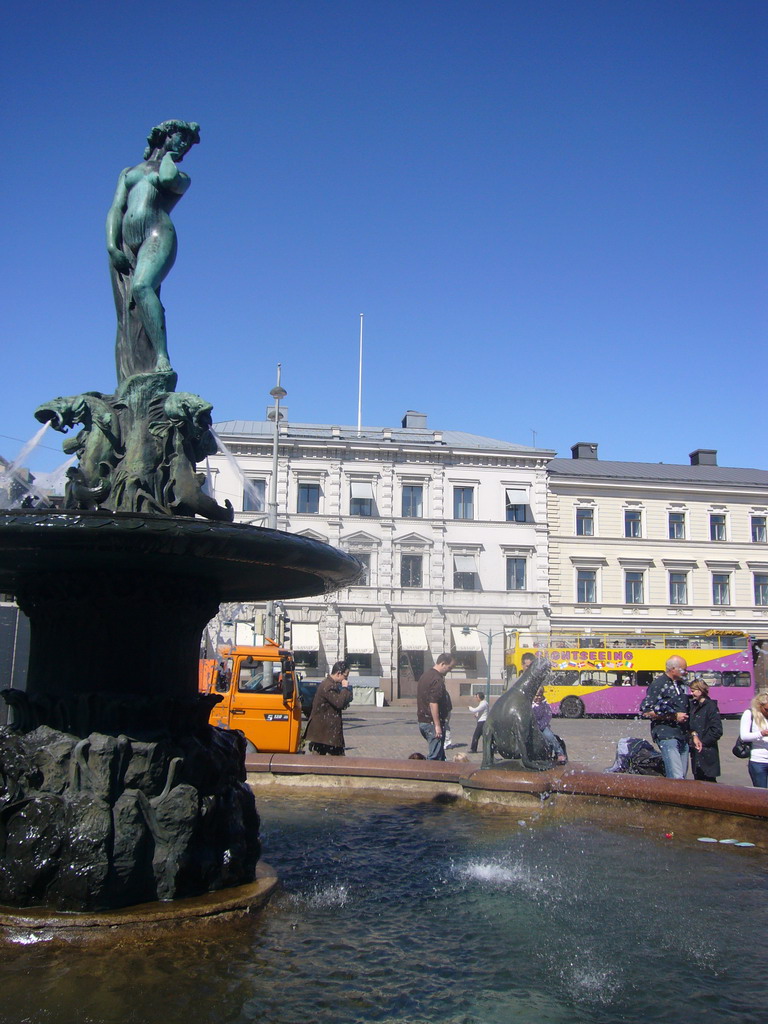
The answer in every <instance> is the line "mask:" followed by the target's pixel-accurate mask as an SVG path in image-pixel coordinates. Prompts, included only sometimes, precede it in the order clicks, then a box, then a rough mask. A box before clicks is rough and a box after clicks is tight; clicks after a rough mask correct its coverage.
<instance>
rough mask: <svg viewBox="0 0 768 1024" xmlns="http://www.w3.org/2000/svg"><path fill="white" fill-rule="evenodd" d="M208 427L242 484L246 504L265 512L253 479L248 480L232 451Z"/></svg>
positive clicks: (257, 511)
mask: <svg viewBox="0 0 768 1024" xmlns="http://www.w3.org/2000/svg"><path fill="white" fill-rule="evenodd" d="M210 429H211V433H212V434H213V436H214V439H215V441H216V444H217V445H218V446H219V451H220V452H221V454H222V455H223V456H224V458H225V459H226V460H227V462H228V463H229V465H230V466H231V467H232V469H233V470H234V472H235V475H236V476H237V479H238V480H239V481H240V483H241V484H242V485H243V494H244V495H246V496H247V498H248V504H249V505H250V506H251V509H252V510H255V511H256V513H257V514H258V513H259V512H261V513H265V512H266V509H265V508H264V500H263V498H262V496H261V493H260V492H259V491H258V490H257V488H256V487H255V486H254V484H253V481H251V480H249V479H248V477H247V476H246V475H245V473H243V471H242V469H241V468H240V463H239V462H238V461H237V459H236V458H235V456H234V455H233V454H232V452H231V451H230V450H229V448H227V446H226V445H225V444H224V442H223V441H222V440H221V438H220V437H219V435H218V434H217V433H216V431H215V430H214V429H213V427H211V428H210ZM206 484H208V481H207V480H206ZM209 493H210V492H209Z"/></svg>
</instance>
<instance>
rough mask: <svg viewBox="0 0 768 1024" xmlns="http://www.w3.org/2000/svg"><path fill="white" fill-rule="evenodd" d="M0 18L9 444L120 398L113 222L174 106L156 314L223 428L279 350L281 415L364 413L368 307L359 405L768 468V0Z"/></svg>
mask: <svg viewBox="0 0 768 1024" xmlns="http://www.w3.org/2000/svg"><path fill="white" fill-rule="evenodd" d="M0 34H1V35H2V42H0V47H1V48H2V53H1V54H0V56H2V60H1V61H0V74H1V75H2V82H1V83H0V84H1V85H2V96H3V103H2V124H3V137H4V139H5V144H6V145H5V153H6V156H5V159H4V161H3V167H2V196H3V200H4V201H3V227H4V229H5V231H4V248H3V257H2V262H3V273H2V278H1V282H2V283H1V285H0V288H1V289H2V291H1V293H0V300H1V301H2V309H3V333H4V347H3V351H4V353H5V358H4V370H5V372H4V374H3V401H2V405H1V406H0V434H2V435H3V436H2V437H0V453H2V454H4V455H5V456H6V457H9V458H10V457H13V456H14V455H15V454H16V453H17V451H18V449H19V447H20V444H19V442H18V441H15V440H11V438H17V439H21V440H26V439H27V438H29V437H30V436H31V435H32V434H33V433H34V432H35V429H36V427H37V423H36V421H35V420H34V419H33V415H32V414H33V410H34V408H35V407H36V406H37V405H38V404H39V403H41V402H43V401H46V400H48V399H49V398H51V397H53V396H55V395H59V394H77V393H79V392H81V391H88V390H99V391H105V392H111V391H112V390H114V387H115V373H114V363H113V344H114V323H115V321H114V309H113V305H112V296H111V290H110V284H109V277H108V273H107V260H106V254H105V251H104V219H105V215H106V212H107V209H108V207H109V205H110V201H111V198H112V194H113V191H114V187H115V182H116V179H117V176H118V173H119V172H120V170H121V169H122V168H123V167H125V166H127V165H129V164H133V163H137V162H138V161H139V160H140V159H141V156H142V152H143V147H144V142H145V137H146V134H147V131H148V130H149V129H150V128H151V127H152V126H153V125H154V124H156V123H158V122H159V121H162V120H164V119H166V118H169V117H180V118H185V119H187V120H196V121H199V122H200V124H201V126H202V142H201V145H200V146H197V147H195V148H194V149H193V150H192V152H191V153H190V154H189V155H188V157H187V158H186V159H185V161H184V165H183V166H184V169H185V170H186V171H187V172H188V173H189V174H190V175H191V177H192V187H191V189H190V191H189V192H188V193H187V195H186V196H185V197H184V199H183V200H182V202H181V203H180V205H179V206H178V207H177V209H176V211H175V213H174V221H175V224H176V227H177V231H178V234H179V256H178V260H177V263H176V266H175V268H174V269H173V271H172V272H171V274H170V276H169V277H168V279H167V281H166V282H165V284H164V285H163V300H164V303H165V305H166V309H167V316H168V332H169V350H170V355H171V360H172V362H173V365H174V367H175V369H176V370H177V371H178V373H179V389H180V390H185V391H193V392H197V393H199V394H201V395H203V396H204V397H205V398H207V399H208V400H209V401H211V402H212V403H213V404H214V417H215V419H217V420H225V419H235V418H237V419H259V418H263V416H264V410H265V406H266V404H267V402H268V401H269V399H268V392H269V389H270V388H271V387H272V386H273V384H274V376H275V365H276V363H277V362H278V361H280V362H282V365H283V384H284V385H285V387H286V388H287V390H288V392H289V396H288V399H287V402H286V404H287V406H288V408H289V413H290V418H291V419H292V420H294V421H301V422H321V423H345V424H349V423H354V422H355V421H356V417H357V344H358V324H359V319H358V318H359V314H360V313H361V312H363V313H365V318H366V319H365V323H366V332H365V337H366V359H365V378H364V400H363V420H364V423H366V424H369V425H378V426H387V425H389V426H396V425H398V424H399V421H400V418H401V417H402V414H403V413H404V412H405V410H406V409H409V408H411V409H417V410H419V411H422V412H425V413H427V414H428V417H429V425H430V426H433V427H435V428H444V429H461V430H468V431H472V432H475V433H478V434H485V435H488V436H492V437H499V438H503V439H505V440H508V441H514V442H519V443H525V444H528V443H530V442H531V439H532V435H531V430H532V429H535V430H536V431H537V435H536V441H537V444H538V445H539V446H541V447H548V448H553V449H556V450H557V451H558V452H559V453H560V454H562V455H568V454H569V451H568V450H569V447H570V445H571V444H573V443H574V442H575V441H579V440H585V441H596V442H599V444H600V455H601V457H602V458H605V459H627V460H630V459H631V460H641V461H654V462H655V461H659V462H687V456H688V452H689V451H691V450H692V449H693V448H697V447H707V448H717V449H718V450H719V453H720V457H719V458H720V464H721V465H731V466H752V467H761V468H768V451H767V450H766V435H765V429H764V420H765V414H764V408H765V394H766V387H765V380H766V378H765V359H766V348H765V335H766V320H767V319H768V318H767V317H766V237H767V236H768V230H767V229H768V216H767V215H766V174H765V172H766V150H767V147H766V122H767V120H768V119H767V118H766V106H767V105H768V103H767V100H766V97H767V96H768V89H766V85H767V82H766V77H767V76H766V70H765V69H766V56H767V55H768V47H767V46H766V39H767V37H768V4H766V3H765V2H764V0H754V2H752V0H461V2H459V0H242V2H232V0H220V2H218V3H213V2H201V0H192V2H186V3H178V2H176V0H164V2H162V3H151V4H150V3H147V2H145V0H134V2H132V3H124V4H115V3H108V2H107V3H105V2H104V0H87V2H77V0H74V2H66V3H59V4H56V3H51V2H46V3H40V2H37V0H30V2H26V3H24V4H13V5H11V6H9V7H8V8H7V9H6V12H5V15H4V18H3V24H2V27H1V28H0ZM60 440H61V438H60V436H59V435H56V434H53V432H49V433H48V435H47V437H46V439H45V442H44V443H45V444H46V445H48V446H50V448H49V449H45V450H41V451H39V452H38V453H37V454H36V456H35V457H34V458H33V459H32V468H33V469H34V468H38V469H40V470H45V469H52V468H53V467H54V466H56V465H58V464H59V463H60V462H61V461H62V460H63V456H62V455H61V453H60V450H59V444H60ZM51 448H52V449H53V450H51Z"/></svg>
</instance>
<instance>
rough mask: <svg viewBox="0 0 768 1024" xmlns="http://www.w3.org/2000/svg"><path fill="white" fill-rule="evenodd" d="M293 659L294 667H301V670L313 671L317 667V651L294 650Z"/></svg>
mask: <svg viewBox="0 0 768 1024" xmlns="http://www.w3.org/2000/svg"><path fill="white" fill-rule="evenodd" d="M293 660H294V662H295V664H296V668H298V669H301V671H302V672H313V671H314V670H315V669H316V668H317V663H318V652H317V651H294V652H293Z"/></svg>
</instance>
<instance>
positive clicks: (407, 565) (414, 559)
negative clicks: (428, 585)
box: [400, 555, 423, 587]
mask: <svg viewBox="0 0 768 1024" xmlns="http://www.w3.org/2000/svg"><path fill="white" fill-rule="evenodd" d="M422 562H423V559H422V556H421V555H402V557H401V558H400V586H401V587H420V586H422V585H423V584H422V573H421V567H422Z"/></svg>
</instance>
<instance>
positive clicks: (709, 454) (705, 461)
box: [688, 448, 717, 466]
mask: <svg viewBox="0 0 768 1024" xmlns="http://www.w3.org/2000/svg"><path fill="white" fill-rule="evenodd" d="M688 458H689V459H690V460H691V465H692V466H716V465H717V449H714V448H697V449H696V451H695V452H691V453H690V455H689V456H688Z"/></svg>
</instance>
